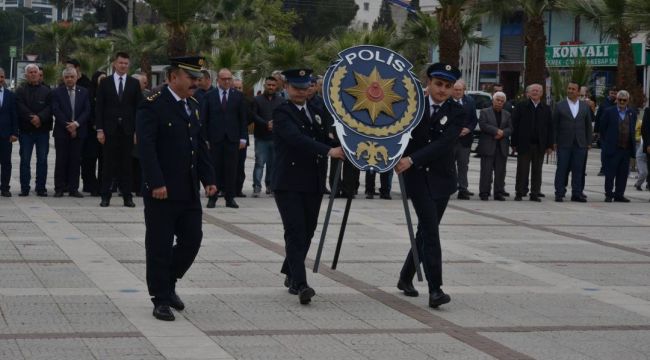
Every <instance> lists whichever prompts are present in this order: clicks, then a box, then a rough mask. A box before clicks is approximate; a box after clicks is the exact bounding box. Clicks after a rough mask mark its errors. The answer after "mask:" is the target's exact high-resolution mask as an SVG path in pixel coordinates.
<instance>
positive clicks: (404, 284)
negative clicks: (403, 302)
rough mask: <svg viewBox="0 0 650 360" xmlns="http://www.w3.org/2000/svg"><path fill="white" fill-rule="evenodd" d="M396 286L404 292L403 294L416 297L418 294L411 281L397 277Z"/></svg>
mask: <svg viewBox="0 0 650 360" xmlns="http://www.w3.org/2000/svg"><path fill="white" fill-rule="evenodd" d="M397 288H398V289H400V290H402V291H403V292H404V295H406V296H410V297H417V296H418V295H420V293H419V292H418V290H417V289H416V288H415V287H414V286H413V282H411V281H406V280H402V279H399V281H397Z"/></svg>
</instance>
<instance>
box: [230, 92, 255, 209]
mask: <svg viewBox="0 0 650 360" xmlns="http://www.w3.org/2000/svg"><path fill="white" fill-rule="evenodd" d="M232 88H233V89H235V90H237V91H238V92H239V93H240V94H242V102H243V107H244V119H246V146H244V148H241V149H239V156H238V159H237V180H236V181H235V197H241V198H245V197H246V194H244V181H245V180H246V171H245V170H246V158H247V156H246V153H247V150H248V147H249V146H250V145H251V143H250V134H249V131H248V129H249V126H251V125H252V124H253V116H252V107H253V105H252V104H251V101H250V100H249V99H248V98H247V97H246V94H244V82H243V81H242V80H241V79H234V80H233V81H232Z"/></svg>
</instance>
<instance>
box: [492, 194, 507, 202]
mask: <svg viewBox="0 0 650 360" xmlns="http://www.w3.org/2000/svg"><path fill="white" fill-rule="evenodd" d="M494 200H496V201H506V198H505V197H503V194H499V195H494Z"/></svg>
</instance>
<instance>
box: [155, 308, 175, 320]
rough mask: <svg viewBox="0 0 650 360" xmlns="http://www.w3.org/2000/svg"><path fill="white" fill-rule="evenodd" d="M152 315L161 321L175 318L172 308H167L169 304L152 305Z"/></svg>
mask: <svg viewBox="0 0 650 360" xmlns="http://www.w3.org/2000/svg"><path fill="white" fill-rule="evenodd" d="M153 317H155V318H156V319H158V320H163V321H174V320H175V319H176V318H175V317H174V313H172V309H170V308H169V305H156V306H154V308H153Z"/></svg>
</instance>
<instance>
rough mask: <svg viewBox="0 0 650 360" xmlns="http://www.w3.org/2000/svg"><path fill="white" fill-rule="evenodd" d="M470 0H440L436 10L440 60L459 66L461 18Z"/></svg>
mask: <svg viewBox="0 0 650 360" xmlns="http://www.w3.org/2000/svg"><path fill="white" fill-rule="evenodd" d="M468 3H469V1H468V0H440V1H438V4H439V6H438V7H437V8H436V10H435V15H436V19H437V20H438V49H439V54H440V56H439V59H440V62H443V63H445V64H450V65H453V66H456V67H458V64H459V62H460V51H461V49H462V48H463V45H462V38H461V26H460V24H461V20H462V18H463V14H464V12H465V10H464V8H465V6H467V5H468Z"/></svg>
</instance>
